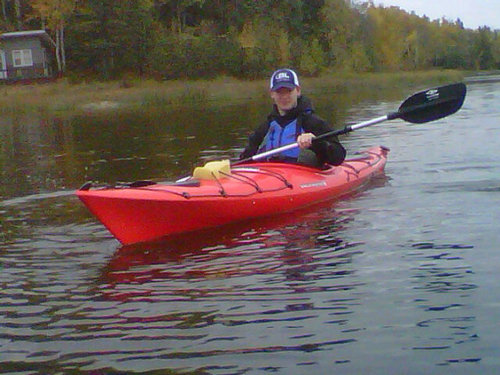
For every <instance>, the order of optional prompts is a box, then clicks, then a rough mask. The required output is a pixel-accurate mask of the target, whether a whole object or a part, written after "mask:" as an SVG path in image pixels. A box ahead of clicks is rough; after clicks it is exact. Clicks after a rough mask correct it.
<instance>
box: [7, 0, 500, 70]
mask: <svg viewBox="0 0 500 375" xmlns="http://www.w3.org/2000/svg"><path fill="white" fill-rule="evenodd" d="M1 5H2V17H1V20H0V30H2V31H13V30H23V29H40V28H44V29H46V30H47V31H48V32H49V34H50V35H51V36H52V37H53V39H54V40H55V42H56V51H55V52H56V57H57V68H58V69H59V71H61V72H66V74H68V75H73V76H78V75H80V76H94V77H98V78H117V77H121V76H124V75H134V76H135V75H140V76H150V77H155V78H158V79H171V78H209V77H213V76H219V75H230V76H235V77H256V76H260V75H262V74H263V73H267V72H269V70H272V69H274V68H275V67H276V66H290V67H294V68H296V69H298V70H299V71H300V72H301V73H302V74H307V75H317V74H319V73H321V72H322V71H324V70H330V71H348V72H365V71H402V70H404V71H411V70H426V69H433V68H453V69H468V70H480V69H498V68H500V35H499V34H498V31H494V30H491V29H490V28H488V27H487V26H484V27H481V28H479V29H477V30H472V29H466V28H464V26H463V24H462V22H461V21H460V20H446V19H440V20H430V19H428V18H426V17H419V16H417V15H415V14H409V13H407V12H405V11H403V10H401V9H399V8H397V7H389V8H384V7H380V6H379V7H377V6H374V5H373V3H371V2H354V1H346V0H308V1H306V0H280V1H276V0H213V1H208V0H121V1H98V0H80V1H76V0H29V1H28V0H1Z"/></svg>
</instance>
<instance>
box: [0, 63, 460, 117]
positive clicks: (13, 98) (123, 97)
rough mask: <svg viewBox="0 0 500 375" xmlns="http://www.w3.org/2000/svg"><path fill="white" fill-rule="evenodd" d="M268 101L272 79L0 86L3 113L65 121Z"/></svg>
mask: <svg viewBox="0 0 500 375" xmlns="http://www.w3.org/2000/svg"><path fill="white" fill-rule="evenodd" d="M467 75H468V72H464V71H455V70H432V71H421V72H395V73H362V74H360V73H336V72H331V73H324V74H322V75H320V76H318V77H301V85H302V86H303V87H306V88H307V87H315V88H319V89H321V88H329V89H333V90H339V91H342V92H349V91H354V90H359V89H364V90H370V89H371V90H376V89H381V88H387V87H404V86H409V85H410V86H411V85H414V86H422V85H431V84H443V83H451V82H456V81H462V80H464V79H465V77H466V76H467ZM267 95H268V93H267V79H262V80H254V81H243V80H237V79H235V78H229V77H219V78H216V79H213V80H200V81H163V82H158V81H153V80H141V79H125V80H118V81H109V82H90V83H75V84H73V83H69V82H68V81H67V80H66V79H61V80H58V81H56V82H50V83H38V84H27V85H23V84H19V85H4V86H0V113H2V114H11V115H13V114H18V113H30V112H38V113H41V114H47V115H60V116H63V115H74V114H78V113H86V112H89V111H90V112H94V111H102V110H114V111H120V110H130V109H144V110H146V109H147V108H148V107H157V106H182V105H184V104H193V103H211V102H213V103H218V104H220V103H221V102H223V101H234V100H255V99H259V98H262V97H267Z"/></svg>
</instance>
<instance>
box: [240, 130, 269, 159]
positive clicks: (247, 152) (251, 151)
mask: <svg viewBox="0 0 500 375" xmlns="http://www.w3.org/2000/svg"><path fill="white" fill-rule="evenodd" d="M268 129H269V123H268V122H263V123H262V124H261V125H260V126H259V127H258V128H257V129H256V130H255V131H254V132H253V133H252V134H250V136H249V137H248V145H247V147H245V149H244V150H243V152H242V153H241V154H240V160H241V159H247V158H249V157H252V156H254V155H255V154H256V153H257V151H258V150H259V146H260V145H261V143H262V141H263V140H264V138H265V137H266V134H267V130H268Z"/></svg>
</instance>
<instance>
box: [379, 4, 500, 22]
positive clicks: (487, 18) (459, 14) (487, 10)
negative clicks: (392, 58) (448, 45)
mask: <svg viewBox="0 0 500 375" xmlns="http://www.w3.org/2000/svg"><path fill="white" fill-rule="evenodd" d="M373 2H374V4H375V5H383V6H384V7H389V6H392V5H395V6H398V7H400V8H401V9H404V10H405V11H407V12H408V13H411V12H412V11H415V14H417V15H419V16H423V15H426V16H427V17H429V18H430V19H431V20H435V19H438V18H439V19H440V18H442V17H443V16H444V17H445V18H446V19H448V20H450V21H456V19H457V18H460V20H461V21H462V22H463V24H464V26H465V27H466V28H468V29H477V28H478V27H480V26H489V27H490V28H491V29H500V0H374V1H373Z"/></svg>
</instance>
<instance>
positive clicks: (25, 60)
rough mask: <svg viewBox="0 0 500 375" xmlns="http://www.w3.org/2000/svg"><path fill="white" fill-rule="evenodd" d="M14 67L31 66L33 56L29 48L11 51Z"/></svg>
mask: <svg viewBox="0 0 500 375" xmlns="http://www.w3.org/2000/svg"><path fill="white" fill-rule="evenodd" d="M12 60H13V61H14V67H16V68H19V67H22V66H33V58H32V56H31V50H30V49H16V50H13V51H12Z"/></svg>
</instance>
